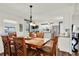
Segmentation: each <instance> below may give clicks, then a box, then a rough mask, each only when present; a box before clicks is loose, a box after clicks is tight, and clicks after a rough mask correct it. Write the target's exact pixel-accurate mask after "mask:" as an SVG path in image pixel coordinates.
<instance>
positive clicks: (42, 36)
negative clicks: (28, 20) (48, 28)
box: [36, 32, 44, 38]
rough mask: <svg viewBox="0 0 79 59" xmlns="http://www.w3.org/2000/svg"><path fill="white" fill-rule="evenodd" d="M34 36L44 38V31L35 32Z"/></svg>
mask: <svg viewBox="0 0 79 59" xmlns="http://www.w3.org/2000/svg"><path fill="white" fill-rule="evenodd" d="M36 37H37V38H44V33H43V32H37V33H36Z"/></svg>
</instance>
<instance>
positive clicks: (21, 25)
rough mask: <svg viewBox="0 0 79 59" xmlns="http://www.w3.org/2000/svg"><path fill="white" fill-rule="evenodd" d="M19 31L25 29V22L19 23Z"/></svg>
mask: <svg viewBox="0 0 79 59" xmlns="http://www.w3.org/2000/svg"><path fill="white" fill-rule="evenodd" d="M19 31H20V32H22V31H23V24H19Z"/></svg>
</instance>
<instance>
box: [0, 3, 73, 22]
mask: <svg viewBox="0 0 79 59" xmlns="http://www.w3.org/2000/svg"><path fill="white" fill-rule="evenodd" d="M29 5H30V3H0V13H4V14H9V15H12V16H16V17H20V18H22V19H24V18H26V19H29V15H30V14H29V12H30V8H29ZM31 5H33V8H32V11H33V20H34V21H43V20H49V19H52V17H53V16H54V14H55V13H56V11H59V10H62V9H63V8H66V7H70V6H72V4H69V3H34V4H31Z"/></svg>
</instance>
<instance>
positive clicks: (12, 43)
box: [8, 32, 17, 56]
mask: <svg viewBox="0 0 79 59" xmlns="http://www.w3.org/2000/svg"><path fill="white" fill-rule="evenodd" d="M16 37H17V34H16V32H12V33H8V38H9V40H10V49H11V56H15V47H14V38H16Z"/></svg>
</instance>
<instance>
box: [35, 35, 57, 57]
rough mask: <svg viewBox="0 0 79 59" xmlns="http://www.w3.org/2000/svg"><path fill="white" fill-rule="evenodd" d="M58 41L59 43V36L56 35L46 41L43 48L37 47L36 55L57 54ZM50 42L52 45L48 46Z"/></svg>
mask: <svg viewBox="0 0 79 59" xmlns="http://www.w3.org/2000/svg"><path fill="white" fill-rule="evenodd" d="M57 43H58V37H57V36H54V37H52V38H51V39H50V40H48V41H47V42H45V43H44V44H43V45H42V47H41V48H37V52H36V55H37V56H39V55H43V56H56V50H57ZM48 44H50V46H47V45H48Z"/></svg>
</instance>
